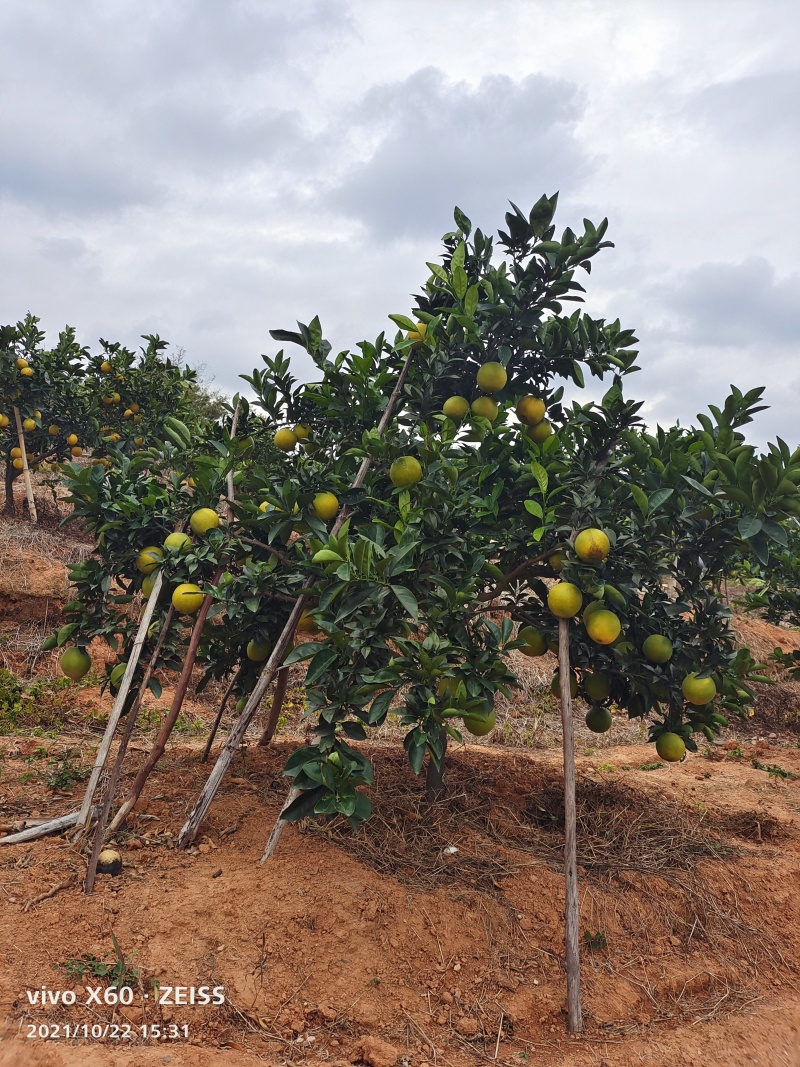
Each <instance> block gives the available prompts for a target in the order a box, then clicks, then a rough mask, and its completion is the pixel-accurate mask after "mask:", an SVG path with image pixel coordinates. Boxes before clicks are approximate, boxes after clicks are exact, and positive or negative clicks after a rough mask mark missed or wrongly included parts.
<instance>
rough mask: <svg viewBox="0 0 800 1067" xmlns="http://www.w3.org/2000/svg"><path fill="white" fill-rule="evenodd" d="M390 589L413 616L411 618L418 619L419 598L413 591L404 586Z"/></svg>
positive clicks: (393, 586)
mask: <svg viewBox="0 0 800 1067" xmlns="http://www.w3.org/2000/svg"><path fill="white" fill-rule="evenodd" d="M389 588H390V589H391V590H392V592H393V593H394V595H395V596H396V597H397V599H398V600H399V601H400V603H401V604H402V606H403V607H404V608H405V610H406V611H407V612H408V614H409V615H410V616H411V618H412V619H418V618H419V604H418V603H417V598H416V597H415V596H414V594H413V593H412V592H411V590H410V589H407V588H406V587H405V586H404V585H390V586H389Z"/></svg>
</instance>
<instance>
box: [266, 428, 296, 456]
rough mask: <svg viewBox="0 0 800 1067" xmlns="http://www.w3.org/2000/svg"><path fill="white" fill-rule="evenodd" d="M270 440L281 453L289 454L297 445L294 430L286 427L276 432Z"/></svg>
mask: <svg viewBox="0 0 800 1067" xmlns="http://www.w3.org/2000/svg"><path fill="white" fill-rule="evenodd" d="M272 440H273V441H274V442H275V447H276V448H279V449H280V450H281V452H291V451H292V449H293V448H294V447H295V445H296V444H297V437H296V436H295V433H294V430H290V429H289V427H288V426H284V427H282V428H281V429H280V430H276V431H275V436H274V437H273V438H272Z"/></svg>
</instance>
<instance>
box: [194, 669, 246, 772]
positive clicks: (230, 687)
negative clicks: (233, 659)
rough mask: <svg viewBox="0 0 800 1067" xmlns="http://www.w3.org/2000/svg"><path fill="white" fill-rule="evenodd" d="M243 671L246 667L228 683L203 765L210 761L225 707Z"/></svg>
mask: <svg viewBox="0 0 800 1067" xmlns="http://www.w3.org/2000/svg"><path fill="white" fill-rule="evenodd" d="M243 670H244V667H240V668H239V670H238V671H236V673H235V674H234V676H233V678H231V680H230V682H228V688H227V689H226V690H225V694H224V696H223V697H222V700H221V701H220V705H219V710H218V711H217V717H216V718H215V719H214V725H213V726H212V727H211V733H210V734H209V735H208V741H206V747H205V748H204V749H203V755H202V756H201V757H200V762H201V763H205V762H206V760H207V759H208V754H209V752H210V751H211V746H212V745H213V744H214V738H215V737H216V736H217V730H218V729H219V724H220V722H221V721H222V713H223V711H224V710H225V705H226V704H227V703H228V697H229V696H230V695H231V693H232V692H233V687H234V686H235V685H236V683H237V682H238V681H239V679H240V678H241V676H242V671H243Z"/></svg>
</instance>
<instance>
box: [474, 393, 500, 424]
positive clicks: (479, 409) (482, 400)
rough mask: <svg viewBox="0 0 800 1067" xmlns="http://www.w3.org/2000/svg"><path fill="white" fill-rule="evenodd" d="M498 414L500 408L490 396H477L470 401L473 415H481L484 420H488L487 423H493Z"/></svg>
mask: <svg viewBox="0 0 800 1067" xmlns="http://www.w3.org/2000/svg"><path fill="white" fill-rule="evenodd" d="M499 413H500V408H499V407H498V406H497V403H496V402H495V401H494V400H492V398H491V397H490V396H479V397H478V398H477V399H476V400H473V401H472V414H473V415H481V416H483V418H484V419H488V420H489V422H494V420H495V419H496V418H497V416H498V414H499Z"/></svg>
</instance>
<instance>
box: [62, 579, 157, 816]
mask: <svg viewBox="0 0 800 1067" xmlns="http://www.w3.org/2000/svg"><path fill="white" fill-rule="evenodd" d="M163 583H164V576H163V574H162V573H161V571H160V570H159V572H158V574H157V575H156V580H155V581H154V582H153V589H152V591H151V593H150V597H149V598H148V601H147V603H146V604H145V608H144V611H143V612H142V619H141V622H140V623H139V629H138V630H137V632H136V638H135V640H134V642H133V648H132V649H131V654H130V656H129V657H128V666H127V667H126V668H125V674H124V675H123V676H122V682H121V683H120V687H119V691H118V692H117V698H116V700H115V701H114V707H113V708H112V709H111V714H110V715H109V717H108V725H107V726H106V732H105V734H104V735H103V740H102V741H101V742H100V747H99V748H98V750H97V756H96V757H95V761H94V767H93V768H92V773H91V775H90V776H89V784H88V786H87V787H86V795H85V796H84V798H83V804H82V805H81V810H80V816H79V818H78V824H77V825H78V828H79V829H80V828H81V827H83V826H85V825H86V820H87V819H88V817H89V809H90V808H91V806H92V800H93V798H94V794H95V790H96V789H97V784H98V782H99V781H100V775H101V774H102V773H103V767H104V766H105V763H106V760H107V759H108V753H109V750H110V748H111V742H112V740H113V737H114V733H115V731H116V729H117V725H118V723H119V720H120V718H121V716H122V711H123V708H124V707H125V701H126V700H127V699H128V690H129V689H130V687H131V683H132V682H133V676H134V674H135V672H136V667H137V665H138V663H139V657H140V656H141V654H142V648H143V646H144V643H145V641H146V640H147V631H148V630H149V628H150V621H151V619H152V618H153V613H154V612H155V610H156V604H157V603H158V597H159V594H160V593H161V586H162V585H163Z"/></svg>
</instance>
